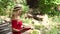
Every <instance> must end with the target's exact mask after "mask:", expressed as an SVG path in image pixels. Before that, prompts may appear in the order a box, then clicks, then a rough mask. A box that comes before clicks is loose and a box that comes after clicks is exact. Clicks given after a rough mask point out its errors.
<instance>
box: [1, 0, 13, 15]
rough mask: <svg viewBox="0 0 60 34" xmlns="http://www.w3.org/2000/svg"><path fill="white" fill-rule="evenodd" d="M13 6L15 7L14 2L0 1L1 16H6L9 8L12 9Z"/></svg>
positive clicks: (8, 0)
mask: <svg viewBox="0 0 60 34" xmlns="http://www.w3.org/2000/svg"><path fill="white" fill-rule="evenodd" d="M12 5H14V2H13V1H12V0H0V15H6V10H7V8H8V7H9V8H10V9H11V7H12Z"/></svg>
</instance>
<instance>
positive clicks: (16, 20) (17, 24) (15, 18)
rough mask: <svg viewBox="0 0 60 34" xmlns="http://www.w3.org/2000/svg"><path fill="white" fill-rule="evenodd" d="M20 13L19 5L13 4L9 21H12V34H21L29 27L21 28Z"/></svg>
mask: <svg viewBox="0 0 60 34" xmlns="http://www.w3.org/2000/svg"><path fill="white" fill-rule="evenodd" d="M21 13H22V7H21V6H15V7H14V9H13V13H12V17H11V23H12V33H13V34H21V33H22V32H25V31H26V30H29V29H30V28H22V27H21V26H22V21H21V20H20V15H21Z"/></svg>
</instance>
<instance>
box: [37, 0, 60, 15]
mask: <svg viewBox="0 0 60 34" xmlns="http://www.w3.org/2000/svg"><path fill="white" fill-rule="evenodd" d="M59 4H60V0H39V7H38V8H39V11H40V12H41V13H43V14H45V13H46V14H48V15H51V16H54V15H59V14H60V13H59V12H58V11H55V7H56V6H57V5H59Z"/></svg>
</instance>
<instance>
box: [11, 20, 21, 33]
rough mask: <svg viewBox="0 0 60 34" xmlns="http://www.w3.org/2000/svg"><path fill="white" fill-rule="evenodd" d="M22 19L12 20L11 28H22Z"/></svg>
mask: <svg viewBox="0 0 60 34" xmlns="http://www.w3.org/2000/svg"><path fill="white" fill-rule="evenodd" d="M21 26H22V21H19V22H17V20H12V28H15V29H18V30H20V29H22V27H21ZM12 33H13V34H21V33H20V32H12Z"/></svg>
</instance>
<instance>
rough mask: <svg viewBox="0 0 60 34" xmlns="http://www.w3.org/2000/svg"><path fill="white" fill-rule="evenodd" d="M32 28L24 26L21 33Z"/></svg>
mask: <svg viewBox="0 0 60 34" xmlns="http://www.w3.org/2000/svg"><path fill="white" fill-rule="evenodd" d="M30 29H31V28H23V29H22V30H21V31H20V32H21V33H23V32H25V31H27V30H30Z"/></svg>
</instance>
